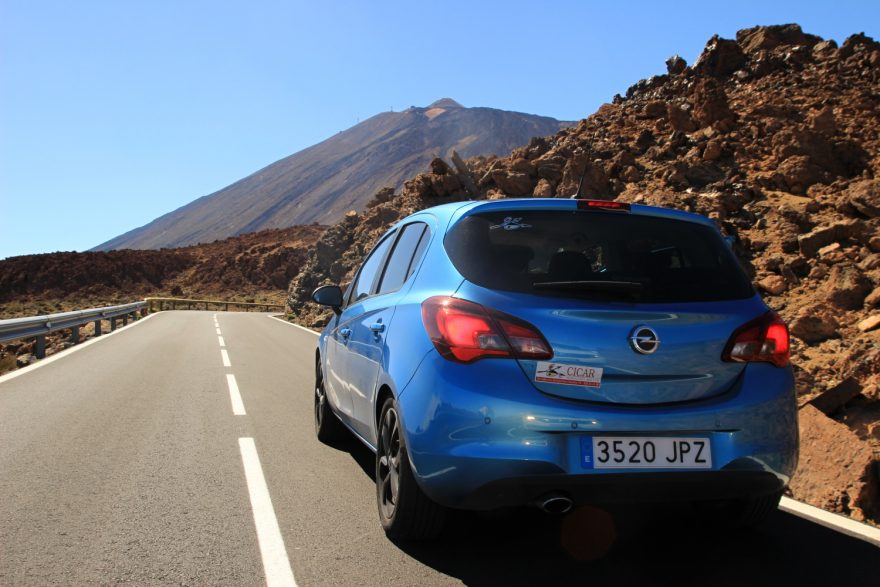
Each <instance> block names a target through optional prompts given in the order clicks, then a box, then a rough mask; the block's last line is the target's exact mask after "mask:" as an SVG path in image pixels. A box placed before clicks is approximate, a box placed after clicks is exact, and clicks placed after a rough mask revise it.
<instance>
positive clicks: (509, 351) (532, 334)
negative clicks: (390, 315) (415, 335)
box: [422, 296, 553, 363]
mask: <svg viewBox="0 0 880 587" xmlns="http://www.w3.org/2000/svg"><path fill="white" fill-rule="evenodd" d="M422 321H423V322H424V323H425V330H427V332H428V336H429V337H430V338H431V342H433V343H434V346H435V347H436V348H437V351H438V352H439V353H440V354H441V355H443V356H444V357H446V358H447V359H449V360H452V361H458V362H460V363H471V362H473V361H476V360H478V359H485V358H490V357H497V358H517V359H537V360H543V359H550V358H552V357H553V350H552V349H551V348H550V344H549V343H548V342H547V341H546V340H545V339H544V336H543V335H542V334H541V333H540V332H539V331H538V329H537V328H535V327H534V326H532V325H531V324H529V323H528V322H525V321H524V320H520V319H519V318H516V317H514V316H510V315H508V314H504V313H503V312H499V311H497V310H492V309H489V308H484V307H483V306H481V305H479V304H475V303H474V302H469V301H467V300H460V299H458V298H450V297H448V296H435V297H433V298H428V299H427V300H425V301H424V302H423V303H422Z"/></svg>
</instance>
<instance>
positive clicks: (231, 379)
mask: <svg viewBox="0 0 880 587" xmlns="http://www.w3.org/2000/svg"><path fill="white" fill-rule="evenodd" d="M226 384H227V385H229V401H231V402H232V413H233V414H234V415H236V416H247V412H245V411H244V402H243V401H242V400H241V392H240V391H238V383H236V381H235V375H233V374H232V373H227V374H226Z"/></svg>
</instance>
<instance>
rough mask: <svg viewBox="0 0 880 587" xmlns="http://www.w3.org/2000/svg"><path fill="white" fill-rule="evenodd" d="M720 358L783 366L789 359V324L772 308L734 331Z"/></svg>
mask: <svg viewBox="0 0 880 587" xmlns="http://www.w3.org/2000/svg"><path fill="white" fill-rule="evenodd" d="M721 359H722V360H724V361H735V362H738V363H751V362H763V363H773V364H774V365H776V366H777V367H785V366H786V365H788V362H789V345H788V326H786V325H785V322H783V321H782V319H781V318H780V317H779V316H778V315H777V314H776V313H775V312H767V313H766V314H764V315H763V316H761V317H759V318H756V319H755V320H752V321H751V322H747V323H745V324H743V325H742V326H740V327H739V328H737V329H736V330H735V331H734V333H733V335H731V337H730V340H729V341H728V343H727V346H726V347H724V354H723V355H721Z"/></svg>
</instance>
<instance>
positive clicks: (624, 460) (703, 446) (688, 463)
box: [581, 436, 712, 469]
mask: <svg viewBox="0 0 880 587" xmlns="http://www.w3.org/2000/svg"><path fill="white" fill-rule="evenodd" d="M581 465H582V466H583V467H584V468H585V469H711V468H712V446H711V444H710V442H709V439H708V438H691V437H670V436H657V437H654V436H583V437H581Z"/></svg>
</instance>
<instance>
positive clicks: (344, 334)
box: [339, 328, 351, 340]
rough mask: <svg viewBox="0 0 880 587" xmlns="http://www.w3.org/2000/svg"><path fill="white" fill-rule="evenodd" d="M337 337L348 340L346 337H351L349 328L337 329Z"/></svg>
mask: <svg viewBox="0 0 880 587" xmlns="http://www.w3.org/2000/svg"><path fill="white" fill-rule="evenodd" d="M339 336H341V337H342V338H344V339H346V340H348V337H349V336H351V328H340V329H339Z"/></svg>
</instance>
